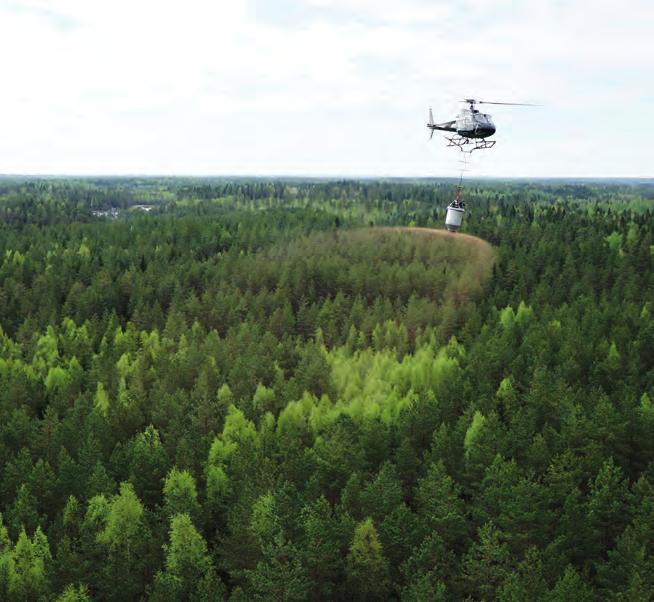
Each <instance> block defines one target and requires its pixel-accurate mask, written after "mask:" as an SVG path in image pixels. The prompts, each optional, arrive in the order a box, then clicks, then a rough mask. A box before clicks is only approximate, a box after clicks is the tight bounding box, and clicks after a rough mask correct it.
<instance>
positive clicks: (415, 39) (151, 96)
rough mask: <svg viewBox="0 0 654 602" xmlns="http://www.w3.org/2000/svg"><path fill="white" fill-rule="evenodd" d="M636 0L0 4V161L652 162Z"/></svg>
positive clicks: (68, 165) (344, 165) (644, 40)
mask: <svg viewBox="0 0 654 602" xmlns="http://www.w3.org/2000/svg"><path fill="white" fill-rule="evenodd" d="M653 32H654V3H652V2H651V0H622V1H616V2H607V1H602V0H594V1H574V0H568V1H561V2H559V1H550V0H547V1H545V0H543V1H538V2H536V1H528V2H527V1H523V2H519V1H515V0H513V1H511V0H506V1H505V0H484V1H482V0H458V1H457V0H447V1H433V0H431V1H428V0H402V1H400V0H333V1H332V0H305V1H303V2H302V1H291V0H213V1H204V0H184V1H177V2H169V1H166V0H158V1H154V0H112V1H111V2H106V1H102V2H100V1H98V0H47V1H46V0H24V1H23V0H0V56H1V57H2V69H1V70H0V74H1V75H0V173H5V174H7V173H20V174H171V175H175V174H179V175H182V174H206V175H229V174H239V175H344V176H364V175H368V176H377V175H380V176H387V175H388V176H455V175H457V160H458V158H459V157H458V156H457V155H458V151H457V150H456V149H452V148H447V147H446V146H445V143H444V142H443V140H442V138H441V137H440V136H434V139H433V140H432V141H431V142H428V131H427V129H426V128H425V122H426V119H427V110H428V107H429V105H432V106H433V108H434V114H435V117H436V119H438V120H446V119H451V118H453V116H454V114H455V113H456V111H457V109H458V107H459V106H460V105H458V104H457V100H458V99H460V98H463V97H466V96H473V97H476V98H481V99H487V100H500V101H518V102H519V101H523V102H537V103H540V104H542V105H543V106H542V107H539V108H526V107H525V108H521V107H516V108H504V107H488V109H491V108H492V109H493V110H491V111H489V112H491V113H492V115H493V118H494V120H495V123H496V125H497V127H498V132H497V134H496V136H495V138H496V139H497V141H498V143H497V145H496V146H495V148H493V149H491V150H487V151H479V152H476V153H474V155H473V161H472V172H471V175H480V176H481V175H484V176H641V177H650V176H653V175H654V170H653V169H652V164H653V162H652V159H651V152H652V151H651V143H652V141H653V140H654V116H653V111H652V109H653V102H652V100H653V99H654V41H653V40H654V34H653Z"/></svg>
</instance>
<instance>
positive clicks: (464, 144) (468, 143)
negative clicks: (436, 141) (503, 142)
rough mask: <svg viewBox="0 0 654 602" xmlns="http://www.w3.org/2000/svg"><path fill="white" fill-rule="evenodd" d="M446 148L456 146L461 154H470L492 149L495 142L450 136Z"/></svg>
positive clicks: (446, 138)
mask: <svg viewBox="0 0 654 602" xmlns="http://www.w3.org/2000/svg"><path fill="white" fill-rule="evenodd" d="M445 140H447V146H458V147H459V150H460V151H461V152H462V153H472V151H476V150H481V149H483V148H493V147H494V146H495V142H497V140H486V139H484V138H464V137H463V136H459V135H456V136H452V137H451V138H448V137H447V136H445Z"/></svg>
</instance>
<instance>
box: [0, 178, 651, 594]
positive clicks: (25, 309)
mask: <svg viewBox="0 0 654 602" xmlns="http://www.w3.org/2000/svg"><path fill="white" fill-rule="evenodd" d="M451 194H452V185H451V184H448V183H433V182H405V181H397V182H384V181H374V180H373V181H338V182H337V181H334V182H330V181H302V180H288V181H285V180H274V181H266V180H263V179H260V180H246V179H239V180H219V179H211V180H210V179H174V178H167V179H164V178H158V179H157V178H150V179H148V178H129V179H83V180H74V179H58V180H47V179H30V180H21V179H18V178H14V179H10V178H6V179H0V326H1V330H0V470H1V473H0V474H1V477H0V512H1V514H2V521H1V522H0V599H2V600H10V601H13V600H16V601H18V600H21V601H22V600H60V601H66V602H73V601H83V600H91V599H97V600H116V601H118V600H140V599H151V600H160V601H167V600H198V601H200V600H203V601H204V600H230V601H235V602H240V601H245V600H287V601H290V600H298V601H300V600H311V601H313V600H316V601H318V600H343V601H345V600H353V599H356V600H406V601H423V600H437V601H438V600H441V601H450V600H451V601H455V600H478V601H481V600H487V601H490V600H501V601H503V602H509V601H511V602H513V601H521V600H529V599H531V600H545V601H552V602H559V601H564V600H579V601H599V600H616V601H617V600H625V601H626V600H629V601H636V602H638V601H643V602H644V601H647V600H651V599H653V598H654V561H653V558H654V320H653V317H652V312H653V311H654V306H653V304H654V270H653V269H652V268H653V267H654V265H653V263H654V240H653V237H654V232H653V229H654V213H653V205H652V201H653V199H654V186H652V185H651V184H647V183H640V184H625V183H620V184H611V185H609V184H601V183H586V184H583V183H565V182H552V183H547V182H543V183H538V184H534V183H528V182H517V183H500V182H492V181H490V182H485V183H483V184H474V185H472V186H471V187H470V188H468V189H467V190H466V194H467V201H468V203H467V215H466V222H465V224H464V233H468V234H474V235H475V237H478V238H476V239H467V238H466V237H465V236H459V235H444V236H441V235H438V236H432V235H429V234H426V233H425V232H424V231H420V230H415V228H418V227H424V228H441V227H442V223H443V220H444V213H445V209H444V208H445V207H446V206H447V203H448V202H449V200H450V197H451ZM112 208H113V209H115V211H113V212H112V211H111V209H112ZM145 208H147V210H146V209H145ZM407 226H408V227H410V228H411V229H409V230H407V229H406V227H407ZM396 227H401V228H396ZM479 239H482V241H487V243H488V245H487V244H486V243H484V242H480V241H479ZM489 245H492V247H491V246H489Z"/></svg>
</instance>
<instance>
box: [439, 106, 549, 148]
mask: <svg viewBox="0 0 654 602" xmlns="http://www.w3.org/2000/svg"><path fill="white" fill-rule="evenodd" d="M461 102H465V103H466V104H467V105H469V106H468V107H464V108H463V109H461V111H460V112H459V114H458V115H457V116H456V119H453V120H452V121H446V122H444V123H435V122H434V115H433V113H432V110H431V107H430V108H429V123H427V127H428V128H429V129H430V130H431V134H430V135H429V139H430V140H431V138H432V136H433V135H434V132H435V131H436V130H442V131H445V132H454V134H453V135H452V136H449V137H448V136H445V139H446V140H447V141H448V146H458V147H459V149H460V150H461V151H463V152H467V153H472V152H473V151H475V150H480V149H484V148H493V146H495V142H496V141H495V140H487V138H489V137H490V136H492V135H493V134H494V133H495V130H496V128H495V124H494V123H493V119H492V118H491V116H490V115H489V114H488V113H482V112H481V111H479V109H475V105H478V104H479V105H482V104H484V105H513V106H523V107H533V106H537V105H532V104H530V103H525V102H491V101H488V100H475V99H474V98H465V99H464V100H462V101H461Z"/></svg>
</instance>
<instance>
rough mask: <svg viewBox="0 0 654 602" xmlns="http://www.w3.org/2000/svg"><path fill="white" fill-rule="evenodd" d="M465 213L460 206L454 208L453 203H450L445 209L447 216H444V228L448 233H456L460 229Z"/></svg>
mask: <svg viewBox="0 0 654 602" xmlns="http://www.w3.org/2000/svg"><path fill="white" fill-rule="evenodd" d="M465 212H466V210H465V209H464V208H463V207H461V206H460V205H458V206H455V205H454V203H450V205H449V206H448V207H447V215H446V216H445V227H446V228H447V229H448V230H449V231H450V232H456V231H457V230H458V229H459V228H460V227H461V222H463V214H464V213H465Z"/></svg>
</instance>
